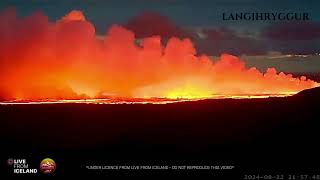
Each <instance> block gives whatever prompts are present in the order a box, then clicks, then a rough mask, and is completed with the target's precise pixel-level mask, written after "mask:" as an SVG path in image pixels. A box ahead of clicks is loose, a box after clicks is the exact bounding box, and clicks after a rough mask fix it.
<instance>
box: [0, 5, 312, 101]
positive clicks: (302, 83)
mask: <svg viewBox="0 0 320 180" xmlns="http://www.w3.org/2000/svg"><path fill="white" fill-rule="evenodd" d="M0 42H1V43H0V98H2V99H47V98H52V99H70V98H95V97H104V96H125V97H167V98H177V97H183V98H198V97H211V96H213V95H217V94H218V95H219V94H221V95H232V94H282V93H294V92H298V91H300V90H303V89H306V88H311V87H315V86H317V85H318V84H317V83H316V82H314V81H311V80H308V79H306V77H300V78H293V77H292V75H290V74H289V75H286V74H284V73H277V72H276V70H275V69H274V68H270V69H268V71H267V72H266V73H261V72H259V71H258V70H257V69H256V68H254V67H252V68H250V69H247V68H246V67H245V65H244V63H243V61H241V60H240V59H239V58H237V57H235V56H231V55H228V54H223V55H221V57H220V59H219V60H217V61H212V60H210V59H209V57H207V56H205V55H202V56H196V50H195V49H194V47H193V44H192V42H191V41H190V40H189V39H182V40H181V39H178V38H174V37H173V38H171V39H170V40H169V41H168V43H167V44H166V46H165V47H163V46H162V44H161V40H160V37H157V36H154V37H149V38H144V39H141V40H139V41H138V40H137V39H135V35H134V34H133V33H132V32H131V31H129V30H127V29H125V28H123V27H121V26H118V25H114V26H112V27H111V28H110V29H109V30H108V32H107V34H106V37H105V38H104V39H99V38H96V34H95V28H94V26H93V25H92V24H91V23H90V22H88V21H87V20H86V18H85V17H84V15H83V14H82V12H81V11H72V12H70V13H69V14H67V15H66V16H64V17H62V18H61V19H60V20H58V21H57V22H49V21H48V17H47V16H45V15H44V14H42V13H34V14H32V15H30V16H28V17H24V18H21V19H19V18H17V17H16V14H15V11H14V10H12V9H8V10H6V11H4V12H2V13H1V15H0Z"/></svg>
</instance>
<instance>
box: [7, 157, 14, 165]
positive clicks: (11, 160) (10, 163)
mask: <svg viewBox="0 0 320 180" xmlns="http://www.w3.org/2000/svg"><path fill="white" fill-rule="evenodd" d="M7 164H8V166H12V164H13V159H12V158H9V159H8V160H7Z"/></svg>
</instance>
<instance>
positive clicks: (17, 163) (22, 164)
mask: <svg viewBox="0 0 320 180" xmlns="http://www.w3.org/2000/svg"><path fill="white" fill-rule="evenodd" d="M7 164H8V166H13V173H16V174H35V173H37V172H38V170H37V169H36V168H29V164H28V163H27V160H26V159H13V158H9V159H8V160H7Z"/></svg>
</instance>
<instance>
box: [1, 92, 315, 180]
mask: <svg viewBox="0 0 320 180" xmlns="http://www.w3.org/2000/svg"><path fill="white" fill-rule="evenodd" d="M319 100H320V89H319V88H315V89H310V90H305V91H303V92H301V93H299V94H297V95H295V96H293V97H287V98H268V99H240V100H235V99H218V100H202V101H197V102H183V103H176V104H166V105H161V104H158V105H156V104H149V105H148V104H144V105H143V104H135V105H125V104H123V105H94V104H91V105H88V104H51V105H2V106H0V115H1V118H0V119H1V120H0V125H1V126H0V128H1V129H0V133H1V134H0V135H1V142H2V150H3V151H4V152H3V153H2V154H1V157H2V158H1V159H2V160H3V161H2V162H5V161H6V159H8V158H25V159H28V161H29V162H30V164H31V165H30V166H32V165H35V166H38V163H39V162H40V161H41V159H43V158H45V157H50V158H52V159H54V160H55V161H56V163H57V167H58V168H57V171H56V175H64V174H75V173H76V174H92V175H93V174H101V173H104V174H105V175H110V174H112V173H118V171H116V170H114V171H111V170H109V171H106V170H105V171H103V170H102V171H99V172H97V171H92V170H91V171H90V170H87V169H86V168H85V166H86V165H132V166H138V165H233V166H234V167H235V168H234V169H233V170H220V171H211V172H209V173H210V174H211V175H213V176H222V175H223V176H231V175H236V176H240V177H242V178H243V177H244V175H245V174H250V173H256V172H259V173H262V174H263V173H264V174H270V173H273V174H279V173H280V174H281V173H282V174H283V173H285V174H292V173H293V174H316V173H318V174H319V173H320V172H319V169H320V164H319V160H320V155H319V152H320V148H319V146H318V144H319V132H320V123H319V105H318V101H319ZM7 171H8V172H9V170H8V169H7ZM317 171H318V172H317ZM10 172H11V171H10ZM136 172H137V171H134V170H131V171H126V173H136ZM146 172H150V171H146ZM162 172H164V173H168V170H159V171H158V172H157V173H162ZM185 172H187V171H185ZM191 172H194V173H203V172H205V171H199V170H194V171H191ZM189 173H190V172H189ZM9 174H10V173H9Z"/></svg>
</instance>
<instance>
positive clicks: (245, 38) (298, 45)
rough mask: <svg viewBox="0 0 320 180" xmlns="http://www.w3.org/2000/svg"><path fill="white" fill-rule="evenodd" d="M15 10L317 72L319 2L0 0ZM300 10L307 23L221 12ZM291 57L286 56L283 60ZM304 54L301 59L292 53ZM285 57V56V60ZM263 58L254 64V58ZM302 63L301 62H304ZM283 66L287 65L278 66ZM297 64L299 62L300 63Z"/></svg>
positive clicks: (319, 68) (1, 4) (101, 32)
mask: <svg viewBox="0 0 320 180" xmlns="http://www.w3.org/2000/svg"><path fill="white" fill-rule="evenodd" d="M8 7H15V8H16V9H17V13H18V15H19V16H26V15H30V14H31V13H32V12H34V11H42V12H44V13H45V14H46V15H47V16H48V17H49V19H50V20H51V21H55V20H57V19H59V18H61V17H62V16H64V15H65V14H67V13H68V12H69V11H71V10H73V9H77V10H81V11H83V13H84V14H85V16H86V18H87V19H88V20H89V21H91V22H92V23H93V24H94V25H95V27H96V33H97V35H99V36H104V34H105V32H106V31H107V28H108V27H110V25H112V24H120V25H123V26H125V27H126V28H128V29H130V30H132V31H134V32H135V35H136V37H137V38H143V37H146V36H150V35H161V36H162V38H163V39H167V38H170V37H172V36H177V37H179V38H185V37H187V38H191V39H192V41H193V42H194V44H195V46H196V48H197V50H198V53H205V54H208V55H210V56H218V55H220V54H221V53H224V52H227V53H230V54H234V55H238V56H245V57H246V58H247V61H248V63H249V64H255V65H256V66H258V67H261V68H262V69H263V68H264V67H265V66H267V65H268V64H272V65H273V66H276V67H277V68H279V69H280V70H284V71H298V72H303V71H309V72H310V71H311V72H319V71H320V63H319V60H318V59H319V58H318V57H319V56H318V53H319V52H320V51H319V47H320V11H319V7H320V1H317V0H308V1H299V0H284V1H279V0H269V1H253V0H201V1H196V0H194V1H187V0H65V1H58V0H56V1H55V0H3V1H1V2H0V9H1V11H2V10H3V9H6V8H8ZM239 12H257V13H264V12H275V13H280V12H285V13H289V12H297V13H300V12H306V13H309V14H310V16H311V20H310V21H302V22H301V21H300V22H293V21H281V22H279V21H224V20H223V19H222V13H239ZM288 54H289V55H291V56H288ZM301 54H303V55H307V56H304V57H300V56H295V55H301ZM286 55H287V56H286ZM261 57H262V59H268V60H269V61H267V63H266V61H263V62H262V61H261V60H260V61H259V63H258V64H257V63H252V61H254V62H257V59H261ZM306 61H307V63H306ZM283 62H288V63H283ZM301 62H303V63H301Z"/></svg>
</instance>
